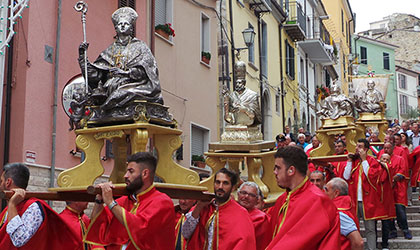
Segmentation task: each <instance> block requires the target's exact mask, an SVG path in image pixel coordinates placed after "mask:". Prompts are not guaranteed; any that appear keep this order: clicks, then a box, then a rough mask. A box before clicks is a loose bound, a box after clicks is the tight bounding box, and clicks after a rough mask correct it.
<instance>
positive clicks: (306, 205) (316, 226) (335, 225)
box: [267, 146, 340, 249]
mask: <svg viewBox="0 0 420 250" xmlns="http://www.w3.org/2000/svg"><path fill="white" fill-rule="evenodd" d="M274 157H275V166H274V174H275V176H276V180H277V185H278V186H279V187H281V188H284V189H286V192H285V193H284V194H282V195H281V196H280V197H279V198H278V199H277V201H276V204H275V205H274V207H273V208H272V209H271V210H270V212H269V214H270V215H271V231H272V234H271V235H272V237H273V239H272V241H271V243H270V244H269V245H268V247H267V249H280V248H282V247H286V248H287V249H339V248H340V220H339V217H338V212H337V208H336V207H335V206H334V204H333V202H332V201H331V200H330V199H329V198H328V197H327V196H326V195H325V194H324V193H323V192H322V191H321V190H320V189H319V188H317V187H315V186H314V185H312V184H311V183H310V182H309V181H308V177H307V176H306V171H307V164H308V163H307V160H308V158H307V156H306V154H305V152H304V151H303V150H302V149H300V148H298V147H292V146H288V147H285V148H284V149H280V150H279V151H277V153H276V154H275V155H274ZM320 211H325V212H323V213H320Z"/></svg>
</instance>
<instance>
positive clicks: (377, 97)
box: [356, 80, 385, 114]
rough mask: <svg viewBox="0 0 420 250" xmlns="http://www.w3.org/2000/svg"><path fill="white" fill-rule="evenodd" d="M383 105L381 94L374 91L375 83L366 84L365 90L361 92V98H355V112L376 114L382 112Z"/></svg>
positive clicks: (371, 81)
mask: <svg viewBox="0 0 420 250" xmlns="http://www.w3.org/2000/svg"><path fill="white" fill-rule="evenodd" d="M384 105H385V103H384V98H383V96H382V94H381V92H379V90H377V89H375V82H374V81H373V80H369V81H368V82H367V90H365V91H363V93H362V96H360V97H357V96H356V110H357V111H358V112H367V113H374V114H376V113H378V112H381V111H383V107H385V106H384Z"/></svg>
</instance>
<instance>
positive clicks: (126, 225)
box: [121, 207, 140, 250]
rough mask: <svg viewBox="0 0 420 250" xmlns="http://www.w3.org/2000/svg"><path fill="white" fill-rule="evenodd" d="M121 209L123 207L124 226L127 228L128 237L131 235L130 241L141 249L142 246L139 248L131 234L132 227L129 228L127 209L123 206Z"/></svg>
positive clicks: (138, 249)
mask: <svg viewBox="0 0 420 250" xmlns="http://www.w3.org/2000/svg"><path fill="white" fill-rule="evenodd" d="M121 209H122V212H123V220H124V227H125V229H126V230H127V233H128V237H130V241H131V243H132V244H133V246H134V247H135V248H136V249H137V250H140V248H139V247H138V246H137V245H136V243H135V242H134V239H133V236H132V235H131V232H130V229H129V228H128V224H127V218H126V215H125V213H126V210H125V209H124V208H123V207H121Z"/></svg>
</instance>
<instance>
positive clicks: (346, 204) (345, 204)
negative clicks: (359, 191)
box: [333, 195, 395, 250]
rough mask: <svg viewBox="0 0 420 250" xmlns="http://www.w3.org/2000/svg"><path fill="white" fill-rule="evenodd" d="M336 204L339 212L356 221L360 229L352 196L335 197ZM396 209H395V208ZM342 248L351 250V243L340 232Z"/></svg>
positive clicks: (342, 249)
mask: <svg viewBox="0 0 420 250" xmlns="http://www.w3.org/2000/svg"><path fill="white" fill-rule="evenodd" d="M333 202H334V205H335V206H336V207H337V210H338V212H342V213H344V214H346V215H347V216H349V217H350V218H351V219H352V220H353V221H354V223H356V226H357V229H358V230H359V220H358V219H357V214H356V207H355V206H354V204H353V202H352V200H351V198H350V196H348V195H343V196H338V197H335V198H334V199H333ZM394 210H395V209H394ZM340 240H341V250H350V249H351V243H350V240H349V239H347V237H346V236H344V235H342V234H340Z"/></svg>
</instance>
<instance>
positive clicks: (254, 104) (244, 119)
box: [223, 61, 262, 126]
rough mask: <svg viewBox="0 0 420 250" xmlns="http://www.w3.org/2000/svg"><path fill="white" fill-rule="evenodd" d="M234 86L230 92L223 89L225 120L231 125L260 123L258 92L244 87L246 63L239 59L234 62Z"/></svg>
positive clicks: (254, 124)
mask: <svg viewBox="0 0 420 250" xmlns="http://www.w3.org/2000/svg"><path fill="white" fill-rule="evenodd" d="M235 71H236V77H237V79H236V86H235V91H234V92H233V93H231V94H229V93H228V91H227V89H224V91H223V95H224V109H225V121H226V122H227V123H229V124H231V125H243V126H256V125H258V124H261V119H262V116H261V109H260V104H259V102H258V94H257V93H256V92H255V91H253V90H250V89H249V88H247V87H245V85H246V65H245V63H244V62H242V61H239V62H237V63H236V64H235Z"/></svg>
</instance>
